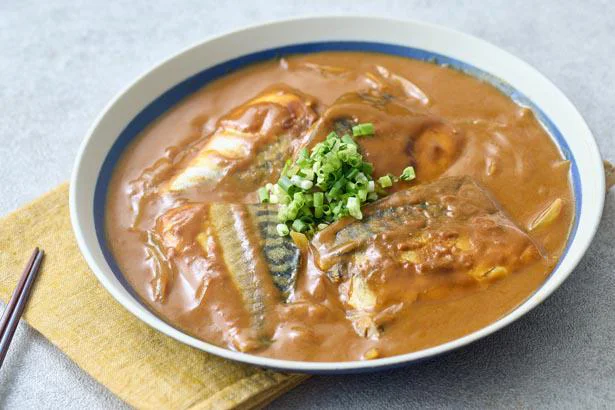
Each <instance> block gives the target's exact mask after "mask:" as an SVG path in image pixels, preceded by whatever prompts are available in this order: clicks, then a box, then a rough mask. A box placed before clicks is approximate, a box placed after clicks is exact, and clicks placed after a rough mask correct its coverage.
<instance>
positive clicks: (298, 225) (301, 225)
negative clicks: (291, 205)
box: [292, 219, 308, 232]
mask: <svg viewBox="0 0 615 410" xmlns="http://www.w3.org/2000/svg"><path fill="white" fill-rule="evenodd" d="M292 228H293V230H294V231H297V232H303V231H305V230H307V228H308V226H307V224H306V223H305V222H303V221H302V220H301V219H295V220H294V221H293V224H292Z"/></svg>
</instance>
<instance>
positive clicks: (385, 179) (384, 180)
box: [378, 175, 393, 188]
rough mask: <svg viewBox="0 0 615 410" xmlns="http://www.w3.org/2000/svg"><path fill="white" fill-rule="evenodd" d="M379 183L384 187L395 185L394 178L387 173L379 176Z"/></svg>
mask: <svg viewBox="0 0 615 410" xmlns="http://www.w3.org/2000/svg"><path fill="white" fill-rule="evenodd" d="M378 184H380V186H381V187H383V188H388V187H391V186H393V180H392V179H391V176H390V175H385V176H382V177H380V178H378Z"/></svg>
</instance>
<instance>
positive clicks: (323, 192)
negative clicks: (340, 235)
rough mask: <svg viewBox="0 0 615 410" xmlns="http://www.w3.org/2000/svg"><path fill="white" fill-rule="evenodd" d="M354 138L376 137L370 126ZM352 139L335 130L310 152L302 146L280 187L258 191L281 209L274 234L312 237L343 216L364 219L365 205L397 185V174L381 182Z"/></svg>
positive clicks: (410, 174)
mask: <svg viewBox="0 0 615 410" xmlns="http://www.w3.org/2000/svg"><path fill="white" fill-rule="evenodd" d="M352 134H353V136H355V137H357V136H365V135H373V134H374V126H373V124H371V123H363V124H359V125H356V126H354V127H353V128H352ZM353 136H350V135H343V136H342V137H340V136H339V135H338V134H337V133H335V132H331V133H330V134H329V135H327V137H326V138H325V140H324V141H322V142H320V143H318V144H316V145H315V146H314V147H313V148H312V149H311V150H310V151H308V150H307V149H306V148H302V149H301V150H300V151H299V152H298V154H297V156H296V158H295V161H294V162H293V161H290V160H289V161H287V162H286V164H285V165H284V169H283V170H282V174H281V176H280V178H279V180H278V182H277V184H267V185H265V186H264V187H263V188H260V189H259V190H258V191H257V194H258V198H259V200H260V201H261V202H262V203H272V204H277V205H278V221H279V224H278V225H276V231H277V233H278V234H279V235H281V236H286V235H288V234H289V233H290V230H291V229H292V230H293V231H296V232H301V233H304V234H306V235H308V236H311V235H313V234H314V233H316V231H319V230H322V229H324V228H326V227H327V226H328V225H329V224H331V223H332V222H335V221H337V220H338V219H340V218H344V217H352V218H355V219H362V218H363V213H362V212H361V206H363V204H365V203H367V202H373V201H376V200H377V199H378V198H379V195H384V194H386V192H385V191H384V190H383V188H388V187H391V186H392V185H393V183H394V182H396V181H397V177H395V176H393V175H385V176H382V177H380V178H379V179H378V185H379V187H376V183H375V181H374V178H373V177H372V173H373V170H374V167H373V165H372V164H370V163H369V162H365V161H363V155H361V153H360V152H359V149H360V147H359V145H358V144H357V143H356V141H355V140H354V138H353ZM414 177H415V176H414V168H412V167H408V168H406V169H405V170H404V172H403V173H402V176H401V177H400V178H401V179H403V180H405V181H409V180H411V179H413V178H414Z"/></svg>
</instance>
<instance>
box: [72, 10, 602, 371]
mask: <svg viewBox="0 0 615 410" xmlns="http://www.w3.org/2000/svg"><path fill="white" fill-rule="evenodd" d="M321 50H369V51H380V52H384V53H390V54H397V55H404V56H408V57H412V58H418V59H423V60H428V59H429V60H432V59H435V60H436V62H437V63H440V64H449V65H452V66H454V67H457V68H459V69H461V70H464V71H466V72H468V73H469V74H471V75H475V76H479V77H481V78H483V79H484V80H486V81H489V82H491V83H493V84H494V85H495V86H497V87H499V88H500V89H501V90H502V91H503V92H505V93H507V94H509V95H510V96H511V97H512V98H514V99H515V100H517V101H519V102H520V103H522V104H525V105H528V106H529V107H530V108H532V109H533V110H534V111H535V113H536V114H537V117H538V118H539V119H540V120H541V121H542V123H543V124H544V126H545V127H546V129H547V130H548V131H549V132H550V134H551V135H552V137H553V138H554V140H555V142H556V143H557V144H558V145H559V147H560V148H561V150H562V152H563V154H564V155H565V156H566V157H567V158H568V159H569V160H571V162H572V172H571V174H572V175H571V179H572V184H573V187H574V193H575V202H576V218H575V223H574V227H573V230H572V233H571V235H570V238H569V242H568V245H567V249H566V251H565V252H564V255H563V256H562V258H561V259H560V261H559V264H558V265H557V267H556V269H555V270H554V271H553V273H552V274H551V275H550V276H549V278H548V279H547V280H546V281H545V283H544V284H543V285H542V286H541V287H540V288H539V289H538V290H537V291H536V292H535V293H534V294H532V295H531V296H530V297H529V298H528V299H527V300H526V301H525V302H524V303H523V304H521V305H520V306H519V307H517V308H516V309H515V310H514V311H512V312H510V313H509V314H508V315H506V316H504V317H502V318H501V319H500V320H498V321H496V322H494V323H492V324H490V325H489V326H486V327H484V328H482V329H480V330H478V331H476V332H474V333H471V334H469V335H467V336H464V337H461V338H459V339H456V340H453V341H451V342H448V343H444V344H442V345H439V346H435V347H432V348H429V349H425V350H421V351H418V352H413V353H408V354H404V355H399V356H394V357H387V358H383V359H377V360H370V361H353V362H329V363H319V362H298V361H288V360H276V359H269V358H264V357H258V356H253V355H250V354H245V353H238V352H234V351H231V350H227V349H224V348H221V347H218V346H214V345H212V344H209V343H206V342H203V341H201V340H198V339H196V338H194V337H191V336H189V335H187V334H185V333H183V332H182V331H180V330H178V329H176V328H174V327H172V326H170V325H169V324H167V323H165V322H164V321H163V320H161V319H160V318H158V317H157V316H156V315H154V314H153V313H152V312H150V311H149V310H148V309H146V308H145V307H144V306H143V305H142V304H141V302H140V301H139V300H138V299H137V298H136V297H135V296H134V292H133V291H132V290H131V289H130V288H129V287H128V286H127V285H126V281H125V280H124V279H123V277H122V274H121V272H120V271H119V269H118V268H117V265H116V263H115V261H114V260H113V257H112V256H111V254H110V253H109V250H108V248H107V245H106V243H105V241H104V233H103V220H104V200H105V196H106V189H107V184H108V182H109V177H110V175H111V171H112V170H113V165H114V164H115V162H116V161H117V159H118V157H119V155H120V154H121V152H122V150H123V149H124V147H125V146H126V144H128V143H129V142H130V140H132V139H133V138H134V137H135V136H136V135H137V134H138V133H139V131H140V130H142V129H143V128H144V127H145V126H147V124H149V123H150V122H151V121H152V120H154V119H155V118H156V117H157V116H159V115H160V114H162V113H163V112H164V111H166V110H167V109H168V108H169V107H171V106H172V105H174V104H175V103H176V102H178V101H179V100H181V99H182V98H183V97H185V96H186V95H189V94H190V93H192V92H194V91H196V90H197V89H199V88H200V87H202V86H203V85H204V84H206V83H207V82H209V81H211V80H212V79H215V78H217V77H220V76H222V75H224V73H226V72H228V71H229V70H233V69H236V68H239V67H242V66H244V65H246V64H249V63H252V62H256V61H261V60H264V59H269V58H272V57H274V56H276V55H279V54H284V53H309V52H314V51H321ZM604 194H605V182H604V171H603V168H602V160H601V157H600V153H599V151H598V148H597V145H596V142H595V141H594V138H593V136H592V134H591V132H590V130H589V128H588V127H587V125H586V123H585V121H584V120H583V118H582V117H581V115H580V114H579V113H578V111H577V110H576V109H575V108H574V106H573V105H572V104H571V103H570V101H569V100H568V99H567V98H566V97H565V96H564V94H562V92H561V91H560V90H558V89H557V87H555V85H553V84H552V83H551V82H550V81H549V80H547V79H546V78H545V77H544V76H543V75H541V74H540V73H539V72H538V71H536V70H535V69H534V68H532V67H530V66H529V65H528V64H526V63H525V62H523V61H521V60H519V59H518V58H516V57H514V56H512V55H511V54H509V53H507V52H505V51H503V50H501V49H499V48H497V47H495V46H493V45H491V44H489V43H487V42H485V41H482V40H480V39H477V38H475V37H472V36H469V35H467V34H463V33H460V32H456V31H453V30H450V29H447V28H443V27H438V26H434V25H431V24H425V23H420V22H416V21H396V20H386V19H377V18H365V17H323V18H307V19H299V20H290V21H281V22H275V23H270V24H265V25H261V26H256V27H250V28H247V29H243V30H239V31H235V32H232V33H229V34H225V35H222V36H219V37H215V38H211V39H208V40H206V41H204V42H202V43H200V44H197V45H196V46H194V47H191V48H189V49H187V50H185V51H183V52H181V53H179V54H177V55H176V56H174V57H172V58H170V59H168V60H166V61H164V62H162V63H161V64H159V65H157V66H155V67H154V68H153V69H151V70H150V71H148V72H147V73H145V74H144V75H143V76H141V77H140V78H138V79H137V80H136V81H135V82H134V83H133V84H132V85H130V86H129V87H128V88H127V89H126V90H124V91H123V92H121V93H120V94H119V95H118V96H117V97H115V99H113V101H111V102H110V103H109V105H108V106H107V107H106V108H105V109H104V110H103V112H102V114H101V115H100V116H99V117H98V118H97V119H96V121H95V122H94V125H93V126H92V128H91V129H90V130H89V132H88V134H87V136H86V138H85V140H84V141H83V144H82V145H81V148H80V150H79V154H78V155H77V161H76V163H75V168H74V171H73V175H72V180H71V187H70V212H71V220H72V224H73V228H74V230H75V235H76V237H77V242H78V244H79V247H80V249H81V252H82V253H83V255H84V257H85V259H86V261H87V263H88V264H89V266H90V268H91V269H92V271H93V272H94V274H95V275H96V276H97V278H98V280H99V281H100V283H101V284H102V285H103V286H104V287H105V288H106V289H107V290H108V291H109V292H110V293H111V294H112V295H113V297H114V298H115V299H116V300H117V301H118V302H119V303H121V304H122V305H123V306H124V307H125V308H126V309H128V310H129V311H130V312H132V313H133V314H134V315H135V316H137V317H138V318H139V319H141V320H143V321H144V322H146V323H147V324H149V325H150V326H152V327H154V328H156V329H158V330H159V331H161V332H163V333H165V334H167V335H169V336H171V337H173V338H175V339H177V340H179V341H181V342H183V343H186V344H188V345H191V346H194V347H196V348H198V349H202V350H204V351H207V352H209V353H212V354H215V355H218V356H222V357H225V358H228V359H232V360H237V361H241V362H245V363H251V364H254V365H258V366H264V367H270V368H276V369H284V370H288V371H298V372H311V373H343V372H357V371H372V370H376V369H382V368H389V367H394V366H400V365H405V364H409V363H413V362H416V361H419V360H421V359H425V358H428V357H431V356H434V355H437V354H440V353H443V352H446V351H449V350H452V349H455V348H458V347H460V346H463V345H466V344H468V343H470V342H473V341H475V340H478V339H480V338H482V337H484V336H486V335H488V334H490V333H493V332H495V331H496V330H498V329H501V328H502V327H504V326H506V325H508V324H510V323H511V322H513V321H515V320H517V319H518V318H519V317H521V316H522V315H524V314H525V313H527V312H528V311H529V310H530V309H532V308H534V307H535V306H536V305H538V304H539V303H541V302H542V301H543V300H545V298H546V297H547V296H549V295H550V294H551V293H552V292H553V291H554V290H555V289H556V288H557V287H558V286H559V285H560V284H561V283H562V282H563V281H564V279H566V277H567V276H568V275H569V274H570V273H571V272H572V270H573V269H574V268H575V266H576V265H577V263H578V262H579V260H580V259H581V257H582V256H583V254H584V253H585V251H586V249H587V247H588V246H589V244H590V242H591V240H592V238H593V236H594V233H595V232H596V229H597V226H598V223H599V221H600V217H601V214H602V208H603V202H604Z"/></svg>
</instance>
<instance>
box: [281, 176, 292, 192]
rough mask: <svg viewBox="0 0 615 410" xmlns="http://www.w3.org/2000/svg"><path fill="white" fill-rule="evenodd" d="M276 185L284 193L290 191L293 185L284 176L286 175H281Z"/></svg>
mask: <svg viewBox="0 0 615 410" xmlns="http://www.w3.org/2000/svg"><path fill="white" fill-rule="evenodd" d="M278 185H279V186H280V188H282V189H283V190H284V191H286V192H288V190H289V189H290V187H291V186H293V183H292V182H290V179H289V178H288V177H287V176H286V175H282V176H281V177H280V179H279V180H278Z"/></svg>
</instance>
